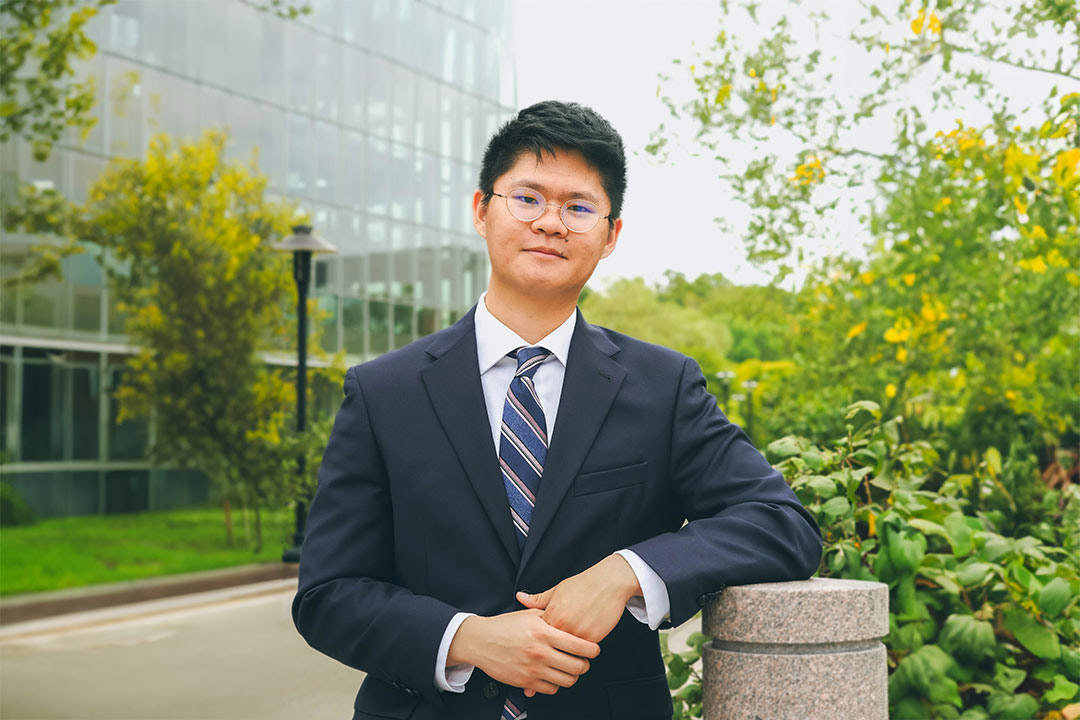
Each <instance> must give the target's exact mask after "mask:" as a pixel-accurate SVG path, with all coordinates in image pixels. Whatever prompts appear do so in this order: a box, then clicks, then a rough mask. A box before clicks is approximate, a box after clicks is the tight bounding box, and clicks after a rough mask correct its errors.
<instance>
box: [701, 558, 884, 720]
mask: <svg viewBox="0 0 1080 720" xmlns="http://www.w3.org/2000/svg"><path fill="white" fill-rule="evenodd" d="M702 632H703V633H705V635H707V636H709V637H710V638H711V642H710V643H709V644H708V645H706V646H705V653H704V658H703V664H704V673H705V674H704V687H703V691H704V700H705V708H704V709H705V720H784V719H786V718H792V719H793V720H795V719H797V720H807V719H808V718H829V719H830V720H834V719H836V720H838V719H841V718H858V719H859V720H887V718H888V712H889V701H888V686H887V681H888V668H887V665H886V659H885V646H884V645H883V644H882V643H881V638H883V637H884V636H885V635H887V634H888V632H889V588H888V586H887V585H885V584H883V583H879V582H865V581H862V580H837V579H833V578H811V579H810V580H803V581H798V582H781V583H761V584H758V585H740V586H732V587H728V588H724V591H723V592H722V593H721V594H720V596H719V597H718V598H717V599H716V600H715V601H713V602H712V603H711V604H710V605H709V606H708V607H706V608H705V612H704V616H703V619H702Z"/></svg>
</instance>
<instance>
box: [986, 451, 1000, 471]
mask: <svg viewBox="0 0 1080 720" xmlns="http://www.w3.org/2000/svg"><path fill="white" fill-rule="evenodd" d="M986 468H987V470H989V471H990V477H992V478H996V477H998V476H1000V475H1001V453H1000V452H998V449H997V448H996V447H993V446H991V447H988V448H987V449H986Z"/></svg>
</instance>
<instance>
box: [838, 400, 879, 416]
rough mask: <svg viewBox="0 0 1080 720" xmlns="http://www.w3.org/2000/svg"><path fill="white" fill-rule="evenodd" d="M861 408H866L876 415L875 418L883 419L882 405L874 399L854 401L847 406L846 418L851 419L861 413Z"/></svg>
mask: <svg viewBox="0 0 1080 720" xmlns="http://www.w3.org/2000/svg"><path fill="white" fill-rule="evenodd" d="M860 410H865V411H866V412H868V413H870V414H871V415H873V416H874V419H875V420H879V419H881V406H880V405H878V404H877V403H876V402H874V401H872V400H859V401H857V402H853V403H851V404H850V405H848V406H847V414H846V415H844V419H846V420H850V419H851V418H853V417H855V416H856V415H858V414H859V411H860Z"/></svg>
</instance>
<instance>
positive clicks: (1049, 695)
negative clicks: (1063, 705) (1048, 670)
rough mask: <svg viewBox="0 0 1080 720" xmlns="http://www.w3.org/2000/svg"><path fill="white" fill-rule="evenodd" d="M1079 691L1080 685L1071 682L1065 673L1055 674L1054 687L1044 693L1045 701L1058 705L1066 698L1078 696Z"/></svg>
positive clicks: (1070, 698)
mask: <svg viewBox="0 0 1080 720" xmlns="http://www.w3.org/2000/svg"><path fill="white" fill-rule="evenodd" d="M1077 691H1080V685H1077V684H1076V683H1074V682H1069V681H1068V679H1066V677H1065V676H1064V675H1055V676H1054V687H1052V688H1050V689H1049V690H1047V691H1046V693H1045V694H1044V695H1043V702H1048V703H1052V704H1055V705H1056V704H1057V703H1059V702H1062V701H1064V700H1072V699H1073V698H1074V697H1076V693H1077Z"/></svg>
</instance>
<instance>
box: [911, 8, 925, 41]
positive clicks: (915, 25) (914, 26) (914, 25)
mask: <svg viewBox="0 0 1080 720" xmlns="http://www.w3.org/2000/svg"><path fill="white" fill-rule="evenodd" d="M925 24H926V11H925V10H923V9H921V8H920V9H919V14H918V15H916V16H915V19H914V20H912V21H911V32H913V33H915V34H916V35H919V34H921V33H922V31H923V25H925Z"/></svg>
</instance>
